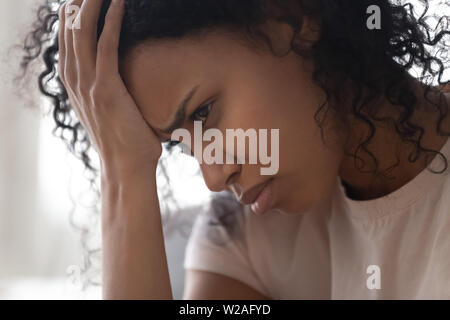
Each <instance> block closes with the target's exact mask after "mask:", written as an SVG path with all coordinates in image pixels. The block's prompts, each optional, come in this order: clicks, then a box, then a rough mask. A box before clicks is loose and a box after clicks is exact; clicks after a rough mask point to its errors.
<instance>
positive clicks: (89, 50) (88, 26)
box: [73, 0, 103, 83]
mask: <svg viewBox="0 0 450 320" xmlns="http://www.w3.org/2000/svg"><path fill="white" fill-rule="evenodd" d="M102 3H103V1H102V0H84V1H83V3H82V5H81V9H80V13H79V15H78V18H79V19H80V29H74V33H73V41H74V42H73V47H74V50H75V57H76V59H77V61H78V66H79V70H78V72H79V76H80V82H81V83H83V82H85V81H89V80H92V77H93V73H94V72H95V63H96V53H97V23H98V19H99V15H100V9H101V7H102Z"/></svg>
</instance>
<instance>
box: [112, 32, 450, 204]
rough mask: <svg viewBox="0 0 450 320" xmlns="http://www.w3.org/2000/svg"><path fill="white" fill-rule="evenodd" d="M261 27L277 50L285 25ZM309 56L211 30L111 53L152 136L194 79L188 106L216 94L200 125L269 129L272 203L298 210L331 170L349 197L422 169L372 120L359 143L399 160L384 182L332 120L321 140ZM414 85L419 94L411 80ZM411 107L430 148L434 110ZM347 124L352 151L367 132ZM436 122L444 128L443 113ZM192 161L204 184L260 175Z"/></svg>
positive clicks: (244, 181) (320, 189)
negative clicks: (275, 161) (358, 164)
mask: <svg viewBox="0 0 450 320" xmlns="http://www.w3.org/2000/svg"><path fill="white" fill-rule="evenodd" d="M305 28H306V29H304V30H303V31H302V33H301V36H302V37H305V38H308V39H314V37H315V34H314V31H312V30H316V29H314V28H310V29H307V27H305ZM266 30H268V31H269V34H270V35H271V39H272V41H273V43H274V47H275V49H276V50H277V51H279V52H286V49H287V48H288V46H289V41H290V39H291V37H292V29H291V28H290V27H289V26H287V25H286V24H282V23H270V24H268V25H267V29H266ZM217 61H220V63H217ZM310 63H311V62H310V61H306V60H303V59H302V58H301V57H299V56H298V55H296V54H295V53H293V52H291V53H289V54H288V55H286V56H284V57H282V58H279V57H275V56H273V55H272V53H271V52H270V51H268V50H266V51H263V54H262V55H257V54H255V53H254V52H252V51H251V50H250V49H248V48H247V47H246V46H244V45H242V44H241V43H239V42H238V41H235V39H233V38H231V37H229V36H228V35H227V34H226V33H224V32H222V33H221V32H220V31H219V32H213V33H211V34H210V35H209V36H208V37H206V38H205V39H201V40H196V39H184V40H179V41H172V40H168V41H160V42H154V43H151V44H147V45H142V46H140V47H138V48H135V49H134V50H132V51H131V52H130V53H129V54H128V55H127V56H126V57H125V59H124V60H123V61H121V70H122V76H123V79H124V81H125V83H126V86H127V88H128V90H129V91H130V93H131V94H132V96H133V97H134V98H135V100H136V102H137V105H138V106H139V108H140V110H141V112H142V114H143V115H144V118H145V119H146V120H147V122H148V123H149V124H150V126H152V127H153V128H155V131H156V133H157V134H158V136H159V138H160V140H161V141H164V140H167V139H170V135H168V134H164V133H162V132H161V131H160V130H158V129H159V128H164V127H165V126H166V125H167V124H168V123H170V120H171V119H172V118H173V117H174V114H175V109H176V108H175V107H176V106H177V105H178V101H180V100H181V98H182V97H183V96H184V93H185V92H187V90H189V89H190V88H191V87H193V86H194V85H196V84H202V85H201V87H200V88H201V89H200V90H199V92H198V93H197V95H196V97H195V99H194V100H193V102H192V103H191V104H190V106H189V108H188V114H191V113H193V112H194V111H195V110H196V109H197V108H198V107H199V106H201V105H202V104H203V102H204V101H209V100H208V99H210V97H214V96H218V98H217V99H216V100H215V101H216V102H215V104H214V105H213V106H212V109H211V112H210V113H209V115H208V117H207V118H203V119H202V118H197V120H204V121H206V122H205V124H204V128H205V129H204V130H206V128H211V127H213V128H218V129H219V130H221V131H222V132H224V131H225V128H243V129H244V130H245V129H248V128H258V129H259V128H269V129H270V128H279V129H280V168H279V172H278V173H277V174H276V175H275V176H274V178H275V179H274V181H273V186H274V188H273V190H274V193H275V197H274V198H275V201H274V203H273V206H272V207H273V208H279V209H282V210H284V211H286V212H300V211H305V210H308V209H309V208H311V207H313V206H314V205H316V204H317V203H319V202H320V200H321V199H322V197H323V195H324V194H326V193H327V192H328V191H329V190H331V188H332V186H333V183H334V178H335V177H336V175H340V177H341V178H342V179H343V180H344V181H345V182H346V183H347V184H348V191H349V193H351V196H352V197H353V198H355V199H359V200H367V199H373V198H376V197H380V196H383V195H386V194H389V193H391V192H393V191H394V190H396V189H398V188H400V187H401V186H402V185H404V184H405V183H407V182H408V181H410V180H411V179H412V178H414V177H415V176H416V175H417V174H418V173H419V172H421V171H422V170H423V169H424V168H425V165H426V164H425V162H424V161H425V160H428V162H429V161H431V159H425V154H423V155H422V156H421V158H420V159H419V160H418V161H417V162H416V163H413V164H411V163H409V162H408V161H407V157H408V154H409V152H411V151H413V149H411V147H410V146H408V145H407V144H404V143H401V142H400V141H399V138H398V135H397V134H396V132H395V131H394V130H393V128H387V127H386V126H385V125H384V124H382V123H376V126H377V129H376V130H377V131H376V135H375V137H374V138H373V139H372V142H371V143H370V144H369V146H368V149H369V150H370V151H371V152H373V154H374V155H375V156H376V157H377V159H378V160H379V169H381V170H382V169H386V168H388V167H390V166H391V165H393V164H394V163H395V161H396V158H395V152H398V153H399V155H400V165H399V166H398V168H396V169H394V170H393V171H392V172H391V175H392V176H394V177H395V179H393V180H388V179H383V178H381V179H375V180H374V176H373V175H372V174H367V173H361V172H359V171H358V170H357V169H356V168H355V167H354V163H353V158H351V157H348V156H344V155H343V141H344V140H343V137H342V136H340V135H339V134H338V131H339V130H337V129H336V126H335V127H333V125H332V122H330V125H329V126H328V127H327V128H326V131H325V136H326V142H327V147H326V146H325V145H324V142H323V141H322V140H321V138H320V133H319V129H318V127H317V125H316V124H315V122H314V119H313V114H314V112H315V111H316V109H317V107H318V106H319V105H320V102H321V101H322V99H323V97H324V96H323V92H322V91H321V90H320V89H319V88H318V87H317V86H316V85H315V84H314V83H313V82H312V80H311V64H310ZM417 93H418V96H419V97H421V96H423V94H422V93H421V91H420V88H419V87H417ZM435 98H437V97H435ZM447 99H449V98H448V95H447ZM377 103H378V104H379V105H381V107H380V114H384V115H387V114H390V115H392V116H397V115H396V114H395V112H394V111H393V110H396V107H394V106H392V105H390V103H389V102H387V101H385V100H381V101H378V102H377ZM420 105H421V108H419V109H418V110H417V111H416V113H415V114H414V116H413V120H412V121H413V122H414V123H416V124H418V125H420V126H423V127H424V128H425V129H426V134H425V136H424V139H423V146H424V147H427V148H431V149H435V150H440V148H441V147H442V146H443V145H444V143H445V141H446V138H447V137H442V136H439V135H438V134H437V133H436V131H435V124H436V123H437V119H438V118H437V116H438V114H437V112H436V111H434V112H430V110H431V109H430V110H425V107H426V103H425V102H423V101H421V102H420ZM350 124H351V126H352V127H353V129H352V130H353V131H352V134H351V137H352V140H350V143H349V148H348V150H350V152H354V150H355V149H356V147H357V146H358V144H359V139H362V137H364V136H365V135H366V134H367V127H365V126H364V125H361V124H360V122H358V121H356V120H350ZM182 127H183V128H186V129H188V130H189V131H190V132H191V136H193V124H192V121H189V120H186V122H185V123H183V125H182ZM443 128H444V129H446V128H447V129H448V128H449V120H448V119H447V120H445V121H444V124H443ZM191 144H192V145H193V144H194V142H192V143H191ZM225 152H227V150H224V153H225ZM359 156H360V157H362V158H363V159H364V160H365V161H366V162H367V163H368V164H369V166H370V165H372V163H373V162H372V159H371V158H370V157H369V156H368V155H367V154H364V153H359ZM247 159H248V158H247ZM200 167H201V169H202V173H203V178H204V180H205V183H206V185H207V186H208V188H209V189H210V190H211V191H221V190H229V191H230V185H227V184H226V182H227V181H229V180H228V179H229V178H230V176H232V182H234V183H235V185H238V187H240V189H241V190H244V191H245V190H248V189H250V188H251V187H253V186H255V185H257V184H259V183H261V182H264V181H266V180H267V179H268V178H269V177H266V176H261V175H260V174H259V172H260V168H261V167H262V166H261V165H260V164H258V165H253V164H239V165H238V164H220V165H219V164H213V165H207V164H205V163H202V164H200ZM370 168H371V167H366V168H364V169H366V170H367V169H370Z"/></svg>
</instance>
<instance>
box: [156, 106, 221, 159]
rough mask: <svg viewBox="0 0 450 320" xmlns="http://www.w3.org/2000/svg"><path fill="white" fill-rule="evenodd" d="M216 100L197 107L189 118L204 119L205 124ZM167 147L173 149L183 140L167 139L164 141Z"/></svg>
mask: <svg viewBox="0 0 450 320" xmlns="http://www.w3.org/2000/svg"><path fill="white" fill-rule="evenodd" d="M213 103H214V102H211V103H209V104H207V105H204V106H201V107H198V108H197V109H195V111H194V112H193V113H192V114H191V115H190V116H189V119H190V120H191V121H198V120H200V121H202V123H203V124H204V123H205V122H206V120H207V119H208V115H209V113H210V112H211V108H212V105H213ZM164 143H165V144H166V145H165V148H166V150H168V151H169V150H172V149H173V147H175V146H176V145H178V144H180V143H181V141H176V140H167V141H164Z"/></svg>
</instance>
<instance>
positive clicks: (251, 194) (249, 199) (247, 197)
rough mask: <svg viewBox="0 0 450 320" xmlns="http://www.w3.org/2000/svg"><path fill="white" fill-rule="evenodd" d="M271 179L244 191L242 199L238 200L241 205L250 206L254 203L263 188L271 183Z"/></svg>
mask: <svg viewBox="0 0 450 320" xmlns="http://www.w3.org/2000/svg"><path fill="white" fill-rule="evenodd" d="M271 180H272V179H269V180H267V181H265V182H263V183H260V184H258V185H256V186H254V187H253V188H251V189H250V190H248V191H246V192H245V193H244V195H243V196H242V198H241V199H240V201H241V202H242V203H243V204H246V205H248V204H252V203H253V202H255V201H256V199H257V198H258V196H259V194H260V193H261V191H262V190H263V189H264V187H265V186H266V185H267V184H268V183H269V182H270V181H271Z"/></svg>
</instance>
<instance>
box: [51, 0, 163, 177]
mask: <svg viewBox="0 0 450 320" xmlns="http://www.w3.org/2000/svg"><path fill="white" fill-rule="evenodd" d="M102 2H103V1H101V0H84V1H83V0H75V1H69V3H67V2H66V3H64V4H63V5H62V6H61V8H60V11H59V21H60V28H59V35H58V43H59V63H58V73H59V78H60V79H61V82H62V83H63V85H64V87H65V88H66V90H67V93H68V96H69V101H70V104H71V106H72V107H73V109H74V111H75V113H76V115H77V116H78V118H79V120H80V122H81V124H82V125H83V127H84V128H85V130H86V131H87V133H88V135H89V137H90V138H91V141H92V143H93V145H94V148H95V149H96V150H97V152H98V153H99V155H100V159H101V164H102V167H103V166H105V167H108V168H114V169H113V170H115V169H117V170H122V169H124V170H126V169H131V170H133V169H134V170H135V169H136V165H139V166H141V165H152V166H154V167H156V164H157V163H158V159H159V157H160V156H161V153H162V148H161V143H160V141H159V139H158V138H157V136H156V135H155V133H154V132H153V129H152V128H151V127H150V126H149V125H148V124H147V122H146V121H145V119H144V118H143V116H142V114H141V112H140V111H139V109H138V107H137V106H136V103H135V102H134V100H133V98H132V97H131V95H130V94H129V92H128V90H127V88H126V87H125V84H124V82H123V80H122V78H121V77H120V74H119V63H118V44H119V37H120V29H121V25H122V18H123V12H124V1H118V2H115V1H112V2H111V6H110V7H109V9H108V12H107V15H106V19H105V26H104V28H103V30H102V34H101V37H100V39H99V41H98V43H97V40H96V39H97V21H98V17H99V14H100V9H101V5H102ZM67 4H68V5H70V6H78V8H80V6H81V9H80V10H79V13H78V16H77V18H76V19H75V20H74V21H75V23H74V25H75V26H76V25H77V23H76V21H77V20H78V19H81V20H80V21H79V22H80V24H79V26H80V28H78V29H77V28H72V27H71V26H66V5H67Z"/></svg>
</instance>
